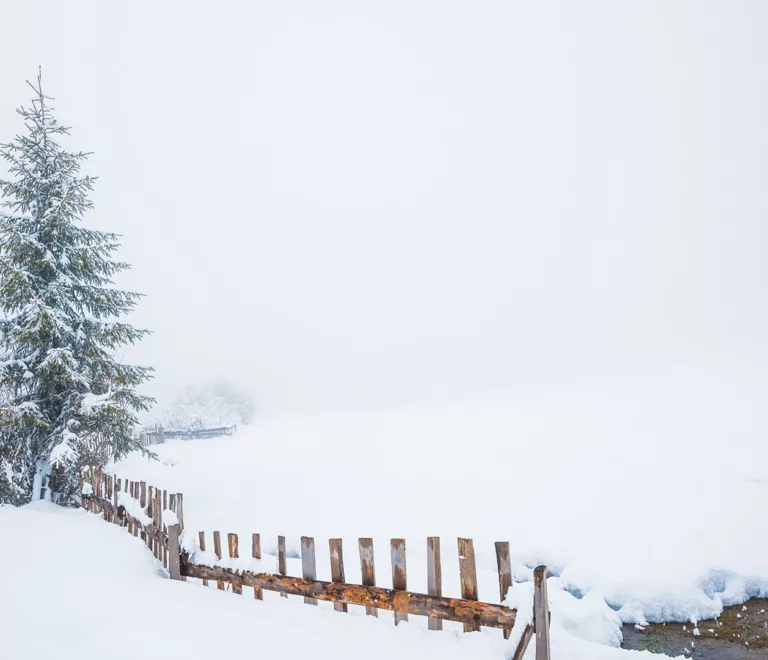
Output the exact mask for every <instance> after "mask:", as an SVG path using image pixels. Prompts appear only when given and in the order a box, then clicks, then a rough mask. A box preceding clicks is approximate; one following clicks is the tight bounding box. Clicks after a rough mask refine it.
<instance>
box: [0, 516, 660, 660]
mask: <svg viewBox="0 0 768 660" xmlns="http://www.w3.org/2000/svg"><path fill="white" fill-rule="evenodd" d="M0 529H2V532H3V543H2V544H0V564H2V565H3V566H6V567H12V568H13V570H7V571H6V572H5V575H4V576H3V582H2V584H3V591H2V598H1V599H0V641H1V644H2V645H1V646H0V649H1V650H2V657H3V658H9V659H12V660H37V659H39V658H43V657H52V658H53V657H55V658H58V659H59V660H81V659H82V658H86V657H100V658H109V659H110V660H122V659H125V660H134V659H135V658H136V657H138V656H140V657H142V658H146V659H147V660H154V659H158V660H161V659H162V660H174V659H176V658H178V659H182V658H184V659H189V658H218V657H226V658H247V657H248V658H250V657H254V655H257V656H258V657H267V658H286V659H287V660H291V659H294V658H295V659H298V658H307V657H311V658H319V659H322V658H333V659H334V660H344V659H346V658H348V659H350V660H351V659H353V658H355V659H357V658H360V657H366V658H371V659H372V660H378V659H382V660H383V659H384V658H393V657H397V658H401V659H402V660H410V659H411V658H412V659H413V660H416V659H417V658H418V659H419V660H421V659H423V658H433V657H434V658H437V657H439V658H444V659H455V660H461V659H463V658H466V659H467V660H469V659H470V658H472V659H473V660H478V659H487V660H490V659H501V658H504V657H505V654H506V653H507V652H508V647H509V645H508V644H505V643H504V642H502V641H501V640H500V639H499V638H498V636H497V637H496V638H492V637H490V636H488V635H452V634H450V633H443V634H434V633H428V632H425V631H423V630H421V629H419V628H418V627H416V626H409V625H407V624H401V625H400V626H399V627H398V628H397V629H395V628H394V627H393V626H392V625H391V622H390V621H385V620H375V619H372V618H370V617H365V616H345V615H340V614H337V613H335V612H333V611H328V610H327V609H324V608H311V607H308V606H306V605H304V604H303V602H302V601H301V599H292V598H291V599H288V600H284V599H281V598H280V597H279V596H278V595H277V594H271V593H267V594H266V598H265V600H264V601H263V602H259V601H255V600H254V599H253V598H248V597H246V596H248V595H250V594H249V592H248V591H246V594H245V595H244V596H243V597H239V596H235V595H233V594H231V593H225V592H220V591H217V590H216V589H212V588H203V587H201V586H199V585H196V584H192V583H183V582H172V581H170V580H168V579H165V576H164V574H163V571H162V569H161V568H160V567H159V566H158V565H157V564H156V563H155V560H154V558H153V557H152V556H151V554H150V553H149V552H148V551H147V550H146V549H145V548H144V546H143V544H142V543H141V542H140V541H139V540H137V539H135V538H132V537H130V536H128V534H127V533H126V532H125V531H124V530H122V529H120V528H118V527H116V526H114V525H109V524H107V523H105V522H103V521H102V520H101V519H100V518H99V517H97V516H95V515H93V514H89V513H86V512H85V511H82V510H79V511H75V510H65V509H62V508H58V507H55V506H53V505H51V504H48V503H46V502H38V503H36V504H34V505H30V506H27V507H23V508H19V509H14V508H11V507H7V506H5V507H0ZM557 632H558V636H557V638H556V640H555V642H554V644H555V645H554V647H553V650H554V651H555V652H557V655H555V656H554V657H556V658H558V660H566V659H572V660H587V659H588V658H594V659H596V660H602V659H604V660H611V659H612V658H615V657H617V655H618V654H619V653H621V657H624V653H622V652H617V651H616V650H615V649H610V648H607V647H598V646H596V645H594V644H589V645H587V644H584V643H580V642H579V640H573V641H572V642H571V643H570V644H569V645H568V648H564V647H562V642H563V640H564V639H565V637H564V635H563V634H562V631H557ZM569 639H570V638H569ZM529 657H532V650H531V652H529ZM636 657H647V658H652V657H658V656H651V655H650V654H637V655H636Z"/></svg>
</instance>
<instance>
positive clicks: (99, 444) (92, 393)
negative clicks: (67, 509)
mask: <svg viewBox="0 0 768 660" xmlns="http://www.w3.org/2000/svg"><path fill="white" fill-rule="evenodd" d="M30 86H31V87H32V88H33V89H34V90H35V99H34V100H33V101H32V104H31V107H29V108H20V109H19V110H17V112H18V113H19V115H20V116H21V117H22V118H23V121H24V126H25V129H26V130H25V131H24V132H23V133H22V134H20V135H18V136H17V137H16V138H15V139H14V140H13V141H12V142H11V143H9V144H2V145H0V155H2V157H3V158H4V159H5V161H7V169H8V172H9V180H1V179H0V306H1V307H2V312H3V314H2V316H0V502H10V503H13V504H20V503H24V502H27V501H30V500H35V499H39V498H40V497H44V498H46V499H53V500H54V501H61V502H66V501H68V500H70V498H71V497H72V495H73V493H74V491H75V487H76V483H77V478H76V476H77V473H78V470H79V469H80V467H82V466H84V465H100V464H103V463H104V462H105V461H106V460H107V458H109V457H114V458H119V457H120V456H122V455H124V454H126V453H127V452H130V451H132V450H134V449H140V447H139V446H138V443H137V442H136V441H135V440H134V439H133V427H134V425H135V424H136V423H137V419H136V413H137V412H138V411H141V410H147V409H148V408H149V407H150V405H151V403H152V399H150V398H148V397H145V396H142V395H140V394H138V393H137V392H136V390H135V388H136V387H137V386H138V385H140V384H141V383H142V382H144V381H145V380H146V379H147V378H148V377H149V376H150V372H151V369H150V368H148V367H139V366H130V365H124V364H120V363H119V362H118V361H117V360H116V357H115V352H116V350H117V349H118V348H119V347H120V346H123V345H125V344H132V343H134V342H136V341H137V340H139V339H140V338H141V337H142V336H144V335H145V334H146V332H147V331H145V330H138V329H136V328H133V327H132V326H130V325H128V324H126V323H122V322H119V321H118V320H117V319H119V318H120V317H121V316H122V315H124V314H126V313H127V312H130V311H131V309H133V307H134V305H135V304H136V301H137V299H138V298H139V297H140V296H139V294H136V293H129V292H126V291H120V290H117V289H115V288H113V287H112V286H111V285H112V277H113V276H114V275H115V274H116V273H118V272H120V271H122V270H125V269H126V268H128V265H127V264H125V263H121V262H119V261H113V260H112V259H111V255H112V254H113V252H114V251H115V250H116V249H117V248H118V243H117V240H118V238H119V237H118V236H117V235H116V234H110V233H105V232H101V231H94V230H91V229H86V228H84V227H82V226H80V221H81V219H82V216H83V214H84V213H85V212H86V211H88V210H89V209H91V207H92V206H93V204H92V202H91V201H90V199H89V193H90V192H91V190H92V189H93V183H94V179H93V178H92V177H89V176H84V175H82V174H81V172H80V166H81V164H82V163H83V161H84V160H85V159H86V157H87V154H84V153H71V152H69V151H67V150H65V149H64V148H63V147H62V146H61V144H59V140H60V138H61V136H63V135H67V134H68V132H69V129H68V128H66V127H64V126H60V125H59V124H58V123H57V122H56V120H55V119H54V117H53V115H52V114H51V108H50V107H49V106H48V101H49V100H50V99H49V98H48V97H46V96H44V95H43V91H42V86H41V79H40V76H38V79H37V85H32V84H30Z"/></svg>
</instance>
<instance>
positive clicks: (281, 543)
mask: <svg viewBox="0 0 768 660" xmlns="http://www.w3.org/2000/svg"><path fill="white" fill-rule="evenodd" d="M277 572H278V573H280V575H287V573H286V566H285V537H284V536H278V537H277ZM280 595H281V596H282V597H283V598H288V594H287V593H285V592H283V591H281V592H280Z"/></svg>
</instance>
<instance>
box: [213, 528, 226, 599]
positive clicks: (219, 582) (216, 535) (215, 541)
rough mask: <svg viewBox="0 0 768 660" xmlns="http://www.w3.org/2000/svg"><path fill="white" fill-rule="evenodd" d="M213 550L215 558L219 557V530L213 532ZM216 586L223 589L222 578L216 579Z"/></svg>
mask: <svg viewBox="0 0 768 660" xmlns="http://www.w3.org/2000/svg"><path fill="white" fill-rule="evenodd" d="M213 551H214V552H215V553H216V558H217V559H221V535H220V534H219V532H214V533H213ZM216 586H217V587H218V588H219V589H221V590H222V591H224V581H223V580H216Z"/></svg>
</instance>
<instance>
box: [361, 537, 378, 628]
mask: <svg viewBox="0 0 768 660" xmlns="http://www.w3.org/2000/svg"><path fill="white" fill-rule="evenodd" d="M358 543H359V547H360V572H361V573H362V577H363V579H362V582H363V586H365V587H373V586H376V566H375V564H374V561H373V539H359V540H358ZM365 613H366V614H367V615H368V616H379V613H378V612H377V610H376V608H375V607H370V606H369V607H366V608H365Z"/></svg>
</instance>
